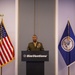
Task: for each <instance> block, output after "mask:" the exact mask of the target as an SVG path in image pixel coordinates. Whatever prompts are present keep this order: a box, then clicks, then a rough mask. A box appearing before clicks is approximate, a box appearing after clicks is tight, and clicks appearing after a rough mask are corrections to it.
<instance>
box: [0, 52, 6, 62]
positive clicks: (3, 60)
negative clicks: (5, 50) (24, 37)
mask: <svg viewBox="0 0 75 75" xmlns="http://www.w3.org/2000/svg"><path fill="white" fill-rule="evenodd" d="M0 55H1V58H2V60H3V63H5V60H4V58H3V55H2V53H1V52H0Z"/></svg>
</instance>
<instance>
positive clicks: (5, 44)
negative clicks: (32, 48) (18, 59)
mask: <svg viewBox="0 0 75 75" xmlns="http://www.w3.org/2000/svg"><path fill="white" fill-rule="evenodd" d="M3 42H4V44H3V46H4V48H5V50H6V51H7V53H8V56H9V58H10V59H12V57H11V54H10V51H9V48H8V46H7V43H6V41H5V40H4V39H3Z"/></svg>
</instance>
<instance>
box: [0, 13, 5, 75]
mask: <svg viewBox="0 0 75 75" xmlns="http://www.w3.org/2000/svg"><path fill="white" fill-rule="evenodd" d="M3 16H4V15H3V14H0V20H2V18H3ZM0 36H1V35H0ZM1 38H2V37H1ZM1 38H0V40H1ZM0 69H1V70H0V71H1V74H0V75H2V66H1V68H0Z"/></svg>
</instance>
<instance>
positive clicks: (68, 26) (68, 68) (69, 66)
mask: <svg viewBox="0 0 75 75" xmlns="http://www.w3.org/2000/svg"><path fill="white" fill-rule="evenodd" d="M69 26H70V22H69V20H68V40H70V31H69V30H70V29H69ZM69 61H70V54H69ZM68 75H70V66H68Z"/></svg>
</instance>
